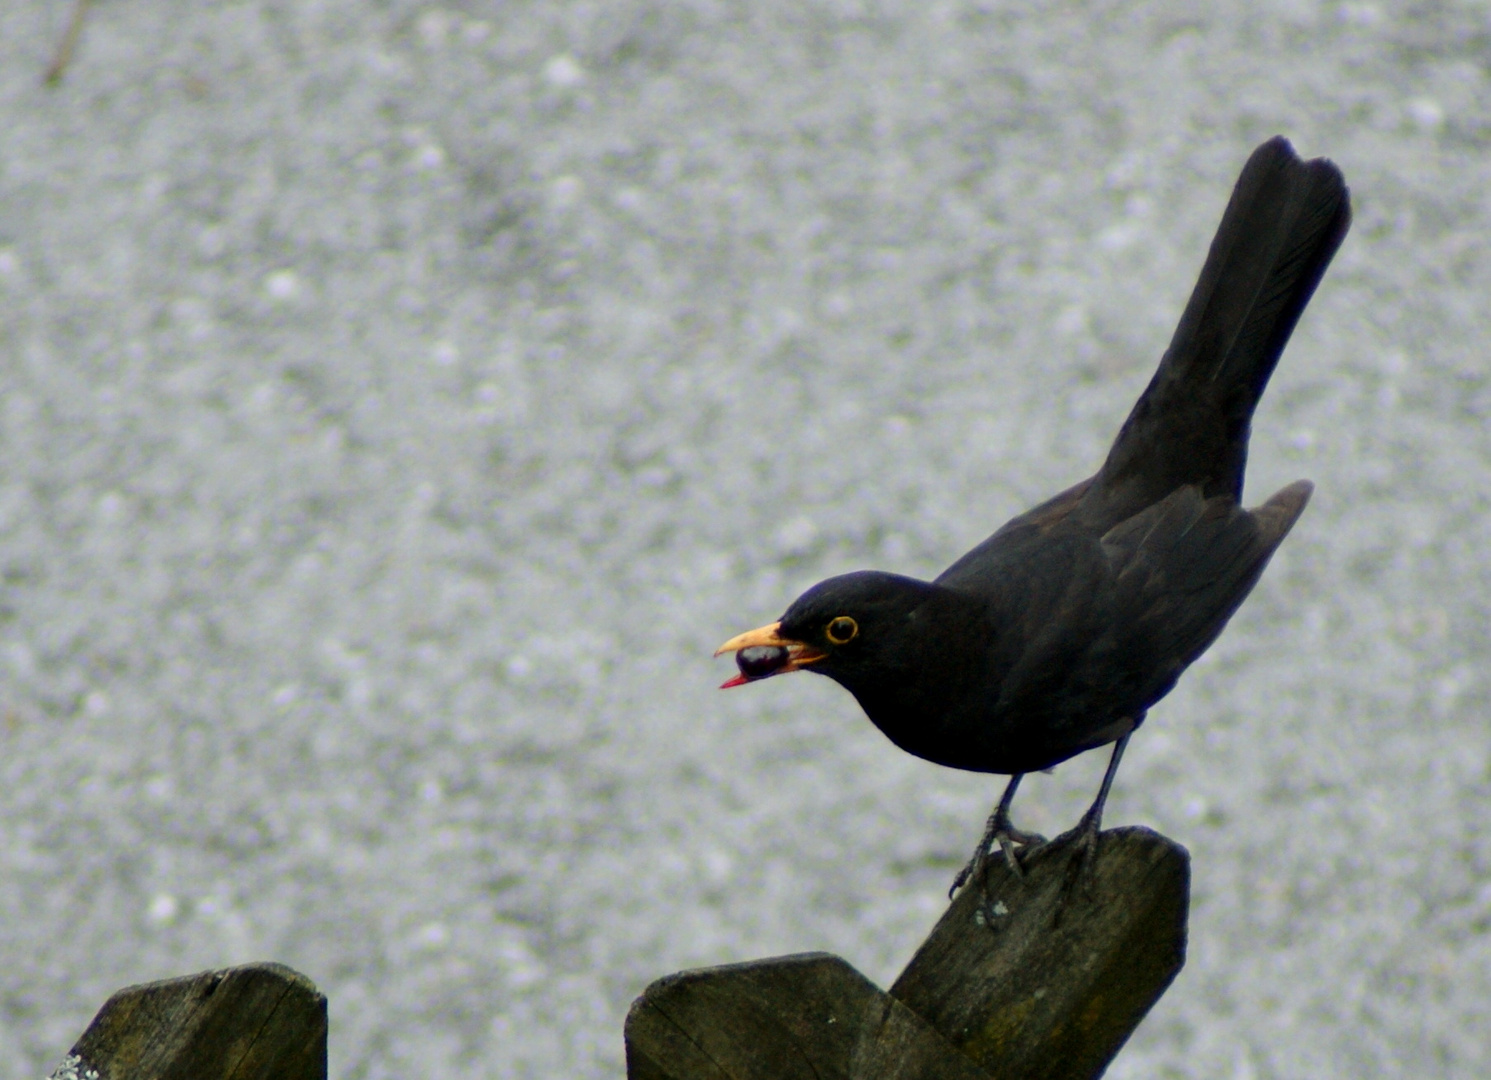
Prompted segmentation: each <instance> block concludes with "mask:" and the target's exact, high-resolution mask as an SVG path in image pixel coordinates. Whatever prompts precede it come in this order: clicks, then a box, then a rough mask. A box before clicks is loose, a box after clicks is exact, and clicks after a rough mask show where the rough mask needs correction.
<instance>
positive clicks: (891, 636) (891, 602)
mask: <svg viewBox="0 0 1491 1080" xmlns="http://www.w3.org/2000/svg"><path fill="white" fill-rule="evenodd" d="M934 591H935V587H934V586H932V585H929V584H927V583H926V582H924V581H917V580H915V579H914V578H907V577H900V576H898V575H896V574H884V573H880V572H878V571H873V570H861V571H858V572H856V573H853V574H843V575H841V576H839V577H833V578H829V579H828V580H827V581H820V582H819V583H818V584H817V585H814V586H813V587H812V588H811V589H809V590H808V591H807V592H805V593H803V594H802V595H801V596H799V597H798V598H797V599H796V600H794V601H793V602H792V605H791V606H790V607H789V608H788V609H787V611H786V613H785V614H783V615H782V617H781V619H779V620H778V621H777V622H774V623H771V624H769V625H767V626H762V627H758V628H757V629H755V630H750V631H747V632H746V633H744V634H738V635H737V636H735V637H733V638H731V639H730V640H729V641H727V642H725V643H724V644H723V645H721V646H720V647H719V649H717V650H716V651H715V655H716V656H720V655H722V654H723V653H735V654H736V664H737V666H738V667H739V668H740V674H739V675H737V676H736V677H735V678H733V679H730V680H729V681H728V682H726V683H725V684H724V685H723V686H722V687H721V689H726V688H728V687H732V686H741V685H744V684H745V683H748V682H756V681H758V680H760V679H768V678H770V677H771V676H773V675H785V674H787V673H788V672H789V671H801V670H803V669H805V668H806V669H807V670H810V671H816V672H818V673H819V674H820V675H827V676H828V677H829V678H831V679H834V680H835V681H837V682H839V683H841V684H843V685H844V686H846V687H849V688H850V689H853V688H854V684H855V683H856V682H858V681H859V680H858V679H857V678H856V676H859V675H862V674H867V673H870V672H874V671H880V672H885V671H887V670H889V669H891V668H894V667H896V666H899V665H898V663H897V661H898V659H900V660H902V661H904V659H905V658H904V657H903V656H902V655H901V654H902V651H903V646H904V644H905V642H906V640H907V635H908V633H909V632H911V631H912V630H913V629H914V627H915V623H916V616H917V612H918V610H919V609H921V608H922V607H923V605H925V604H926V602H927V600H928V598H929V596H930V595H931V594H932V593H933V592H934Z"/></svg>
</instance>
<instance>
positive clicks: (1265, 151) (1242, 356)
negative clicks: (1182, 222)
mask: <svg viewBox="0 0 1491 1080" xmlns="http://www.w3.org/2000/svg"><path fill="white" fill-rule="evenodd" d="M1350 225H1351V199H1350V194H1349V193H1348V191H1347V190H1346V184H1345V181H1344V180H1343V179H1342V177H1341V171H1340V170H1339V169H1337V168H1336V166H1335V165H1333V164H1332V163H1331V162H1329V161H1327V160H1325V159H1323V158H1317V159H1315V160H1313V161H1301V160H1300V159H1299V156H1298V155H1297V154H1295V152H1294V148H1293V147H1292V146H1290V145H1289V141H1288V140H1287V139H1285V138H1283V137H1282V136H1276V137H1275V138H1272V139H1270V140H1269V141H1268V142H1266V143H1264V144H1263V145H1262V146H1260V147H1259V148H1258V149H1257V150H1255V151H1253V156H1252V157H1250V158H1249V159H1248V163H1247V165H1245V166H1244V167H1243V171H1242V175H1241V176H1240V177H1239V178H1238V181H1237V187H1236V188H1234V189H1233V192H1232V200H1231V202H1229V203H1228V204H1227V211H1226V213H1224V214H1223V215H1222V223H1221V225H1220V226H1219V227H1218V228H1217V235H1216V237H1215V239H1213V240H1212V243H1211V252H1210V254H1209V255H1207V258H1206V265H1205V266H1204V267H1203V268H1202V270H1201V278H1200V280H1199V281H1197V283H1196V288H1195V291H1194V292H1192V293H1191V300H1190V303H1188V304H1187V305H1186V310H1185V314H1183V315H1182V316H1181V319H1180V325H1179V326H1178V327H1176V330H1175V337H1174V338H1173V339H1172V340H1171V342H1170V348H1169V349H1168V350H1166V352H1165V356H1164V358H1163V359H1162V360H1161V361H1160V367H1159V370H1158V371H1156V372H1155V375H1154V378H1153V379H1152V380H1151V381H1150V384H1149V387H1148V389H1146V390H1145V391H1144V394H1143V395H1142V396H1141V397H1140V398H1139V401H1138V403H1137V404H1135V406H1134V409H1133V412H1131V413H1130V414H1129V418H1128V420H1126V421H1125V422H1124V425H1123V428H1122V430H1121V431H1119V433H1118V438H1117V440H1116V441H1115V442H1114V444H1113V449H1112V450H1111V451H1109V453H1108V460H1107V461H1106V462H1105V463H1104V465H1103V468H1102V471H1101V472H1099V473H1098V475H1097V476H1096V477H1094V483H1093V485H1092V489H1091V491H1090V492H1089V494H1088V497H1087V501H1089V502H1095V503H1098V504H1101V505H1102V510H1099V511H1098V512H1099V513H1103V514H1105V516H1106V514H1112V513H1117V514H1119V515H1122V514H1123V513H1124V512H1125V511H1128V512H1132V510H1133V509H1137V508H1140V507H1143V506H1146V505H1149V504H1150V503H1152V502H1154V501H1156V500H1158V499H1161V498H1164V496H1165V495H1167V494H1168V493H1169V492H1171V491H1174V490H1175V489H1176V488H1178V487H1180V486H1181V485H1183V484H1196V485H1199V486H1200V488H1201V490H1202V493H1203V494H1204V495H1206V496H1207V497H1211V496H1214V495H1231V496H1232V497H1233V498H1236V499H1240V498H1241V497H1242V485H1243V469H1244V466H1245V465H1246V464H1247V455H1248V431H1249V423H1250V421H1251V419H1252V416H1253V409H1254V408H1255V407H1256V406H1257V404H1258V399H1259V398H1260V397H1262V396H1263V390H1264V387H1266V386H1267V385H1268V378H1269V376H1270V375H1272V374H1273V370H1274V365H1275V364H1277V363H1278V362H1279V355H1280V353H1282V352H1283V351H1284V346H1285V345H1286V344H1287V343H1288V341H1289V335H1290V334H1291V333H1293V331H1294V325H1295V323H1296V322H1298V321H1299V317H1300V313H1301V312H1303V311H1304V309H1305V305H1306V304H1308V303H1309V302H1310V297H1311V296H1312V295H1313V294H1314V292H1315V287H1316V286H1317V285H1319V284H1320V279H1321V277H1322V276H1323V275H1324V274H1325V270H1326V267H1327V266H1329V265H1330V261H1331V258H1332V256H1334V255H1335V253H1336V249H1337V248H1339V247H1340V246H1341V241H1342V240H1344V239H1345V237H1346V230H1347V229H1348V228H1349V227H1350ZM1091 508H1092V509H1094V510H1098V507H1097V506H1095V505H1094V506H1092V507H1091ZM1130 508H1132V509H1130Z"/></svg>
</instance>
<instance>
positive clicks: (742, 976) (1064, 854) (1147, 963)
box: [626, 829, 1190, 1080]
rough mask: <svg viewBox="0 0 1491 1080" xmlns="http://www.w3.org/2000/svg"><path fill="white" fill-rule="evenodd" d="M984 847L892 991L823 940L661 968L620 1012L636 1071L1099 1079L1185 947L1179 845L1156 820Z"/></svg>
mask: <svg viewBox="0 0 1491 1080" xmlns="http://www.w3.org/2000/svg"><path fill="white" fill-rule="evenodd" d="M1078 857H1079V852H1078V849H1077V847H1076V845H1075V844H1074V843H1073V840H1072V838H1071V837H1070V836H1067V837H1063V838H1061V839H1058V840H1056V841H1054V842H1052V843H1050V844H1046V845H1044V846H1043V847H1041V848H1038V849H1037V850H1035V851H1033V852H1031V853H1030V854H1029V855H1028V856H1027V857H1026V858H1025V859H1024V860H1023V861H1022V865H1023V867H1024V870H1025V873H1024V877H1023V878H1020V879H1017V878H1015V877H1014V875H1013V874H1011V873H1010V871H1009V870H1008V868H1007V867H1006V866H1005V865H1004V864H1003V862H993V863H991V864H990V873H989V879H988V898H987V903H985V902H984V897H983V896H982V895H981V893H980V890H979V889H978V888H977V887H970V888H965V889H964V890H963V891H962V892H961V893H960V894H959V895H958V897H957V899H956V900H955V901H954V902H953V904H952V906H951V907H949V908H948V911H947V913H946V914H945V915H944V916H943V917H942V919H941V920H940V921H939V922H938V923H937V925H936V926H935V927H934V928H933V930H932V933H931V935H930V936H929V937H928V938H927V940H926V942H924V943H923V945H922V946H921V948H920V949H918V950H917V953H916V955H915V956H914V957H913V958H912V960H911V963H910V964H909V965H908V966H907V968H906V970H905V971H904V972H902V974H901V976H900V978H898V979H897V980H896V982H895V985H894V986H892V988H891V991H890V993H888V994H887V993H886V992H885V991H883V990H880V989H879V988H877V987H875V986H874V985H873V984H871V983H870V982H869V980H867V979H866V978H865V977H864V976H863V975H861V974H860V973H859V972H857V971H855V970H854V969H853V968H852V967H850V966H849V964H848V963H846V962H845V961H843V960H840V959H839V958H838V957H833V956H829V955H828V954H826V953H808V954H803V955H800V956H786V957H776V958H773V959H769V960H757V961H753V962H751V963H747V964H733V965H730V966H728V967H720V968H705V969H701V970H698V971H690V972H681V973H679V974H677V975H670V976H668V977H666V978H663V979H659V980H658V981H657V982H655V983H653V984H652V985H651V986H649V987H648V988H647V990H646V991H644V992H643V994H642V996H641V997H640V998H638V999H637V1001H636V1002H635V1003H634V1004H633V1005H632V1009H631V1013H630V1014H629V1015H628V1016H627V1022H626V1053H627V1076H628V1077H629V1080H794V1078H797V1077H804V1078H806V1077H813V1078H815V1080H828V1078H831V1077H832V1078H845V1080H872V1078H874V1080H881V1078H894V1080H923V1078H924V1080H935V1078H944V1077H945V1078H956V1080H962V1078H964V1077H969V1078H974V1077H979V1076H983V1077H998V1078H999V1080H1093V1078H1095V1077H1098V1076H1101V1075H1102V1073H1103V1070H1104V1069H1106V1068H1107V1066H1108V1063H1109V1062H1110V1061H1111V1060H1112V1059H1113V1057H1114V1055H1115V1054H1117V1053H1118V1050H1119V1048H1120V1047H1122V1045H1123V1043H1124V1041H1125V1040H1127V1038H1128V1037H1129V1035H1130V1034H1131V1033H1132V1032H1133V1030H1134V1028H1136V1027H1137V1026H1138V1025H1139V1022H1140V1021H1141V1020H1142V1019H1143V1018H1144V1015H1145V1013H1147V1012H1148V1011H1149V1009H1150V1007H1151V1006H1152V1005H1153V1004H1154V1003H1155V1002H1156V1001H1157V1000H1159V997H1160V995H1161V994H1163V993H1164V992H1165V988H1166V987H1167V986H1169V985H1170V982H1171V980H1173V979H1174V978H1175V976H1176V974H1177V973H1178V972H1179V971H1180V968H1181V965H1182V964H1183V963H1184V962H1185V933H1186V911H1187V907H1188V904H1189V897H1190V857H1189V856H1188V855H1187V853H1186V851H1185V849H1184V848H1182V847H1181V846H1180V845H1179V844H1176V843H1175V842H1173V841H1171V840H1167V839H1166V838H1165V837H1163V836H1160V835H1159V834H1158V833H1155V832H1152V831H1150V830H1149V829H1115V830H1112V831H1110V832H1105V833H1103V834H1102V836H1101V837H1100V839H1099V845H1098V850H1097V856H1096V858H1095V860H1094V862H1093V865H1092V867H1091V868H1090V869H1091V873H1090V876H1089V877H1088V878H1087V880H1086V882H1085V883H1083V882H1080V881H1079V883H1078V884H1077V885H1076V887H1075V888H1071V889H1069V888H1068V886H1069V885H1070V883H1071V882H1072V881H1073V871H1074V870H1075V869H1076V864H1075V862H1074V860H1075V859H1076V858H1078Z"/></svg>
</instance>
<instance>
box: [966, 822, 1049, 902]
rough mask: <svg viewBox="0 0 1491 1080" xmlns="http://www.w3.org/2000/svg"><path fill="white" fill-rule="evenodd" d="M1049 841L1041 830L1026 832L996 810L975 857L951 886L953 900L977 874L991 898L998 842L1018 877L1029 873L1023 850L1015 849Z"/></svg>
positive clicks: (1031, 847) (1011, 870)
mask: <svg viewBox="0 0 1491 1080" xmlns="http://www.w3.org/2000/svg"><path fill="white" fill-rule="evenodd" d="M1045 842H1046V838H1045V837H1044V836H1042V835H1041V834H1040V833H1032V832H1025V831H1024V830H1023V829H1017V828H1015V827H1014V826H1013V825H1011V824H1010V823H1009V819H1008V818H1007V817H1006V818H1003V819H1001V818H1000V816H999V815H998V814H995V815H994V816H993V817H991V818H990V819H989V824H988V827H987V828H986V829H985V830H984V837H983V839H982V840H980V841H979V843H978V847H976V848H974V849H973V857H972V858H971V859H969V860H968V862H967V864H966V865H965V866H964V867H963V869H961V870H959V871H958V876H957V877H955V878H953V884H952V887H951V888H949V889H948V890H947V898H948V899H949V900H951V899H952V898H953V896H954V894H956V893H957V891H958V890H959V889H961V888H962V887H963V886H964V885H966V884H968V882H969V881H970V880H972V879H973V878H975V877H977V878H978V881H979V886H980V887H981V888H983V889H984V890H985V893H984V895H985V899H987V898H988V882H989V875H988V860H989V856H990V855H991V854H992V853H993V850H994V845H995V844H998V845H999V850H1000V851H1001V852H1003V854H1004V861H1005V865H1006V866H1008V867H1009V868H1010V873H1012V874H1014V876H1015V877H1016V878H1017V879H1018V878H1024V877H1025V871H1024V870H1023V869H1021V867H1020V858H1019V855H1020V853H1019V852H1017V851H1016V850H1015V848H1016V845H1018V846H1019V847H1020V848H1021V849H1022V850H1026V851H1028V850H1031V849H1033V848H1037V847H1039V846H1040V845H1042V844H1044V843H1045Z"/></svg>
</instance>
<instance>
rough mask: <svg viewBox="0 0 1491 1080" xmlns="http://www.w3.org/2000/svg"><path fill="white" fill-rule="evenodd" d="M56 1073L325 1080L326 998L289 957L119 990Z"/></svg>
mask: <svg viewBox="0 0 1491 1080" xmlns="http://www.w3.org/2000/svg"><path fill="white" fill-rule="evenodd" d="M52 1075H53V1077H56V1078H57V1080H326V998H325V996H324V995H323V994H321V993H320V992H319V991H318V990H317V989H316V987H315V984H314V983H312V982H311V980H310V979H307V978H306V977H305V976H304V975H301V974H300V973H299V972H297V971H294V970H292V969H290V968H287V967H285V966H284V965H283V964H269V963H261V964H246V965H244V966H243V967H235V968H228V969H226V970H224V971H204V972H202V973H201V974H199V975H188V976H186V977H184V978H180V979H166V980H164V981H162V982H153V983H144V984H143V985H140V986H129V987H126V988H125V989H123V990H120V991H119V992H118V993H116V994H115V995H114V996H113V997H111V998H109V1000H108V1001H106V1002H105V1003H104V1007H103V1008H102V1009H100V1010H99V1011H98V1015H97V1016H95V1017H94V1018H93V1023H91V1024H89V1025H88V1030H87V1031H85V1032H83V1035H82V1037H81V1038H79V1039H78V1041H77V1042H76V1043H75V1044H74V1045H73V1048H72V1050H71V1051H70V1052H69V1054H68V1057H67V1060H65V1061H64V1062H63V1063H62V1065H61V1067H59V1068H58V1069H57V1071H56V1072H54V1073H53V1074H52Z"/></svg>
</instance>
